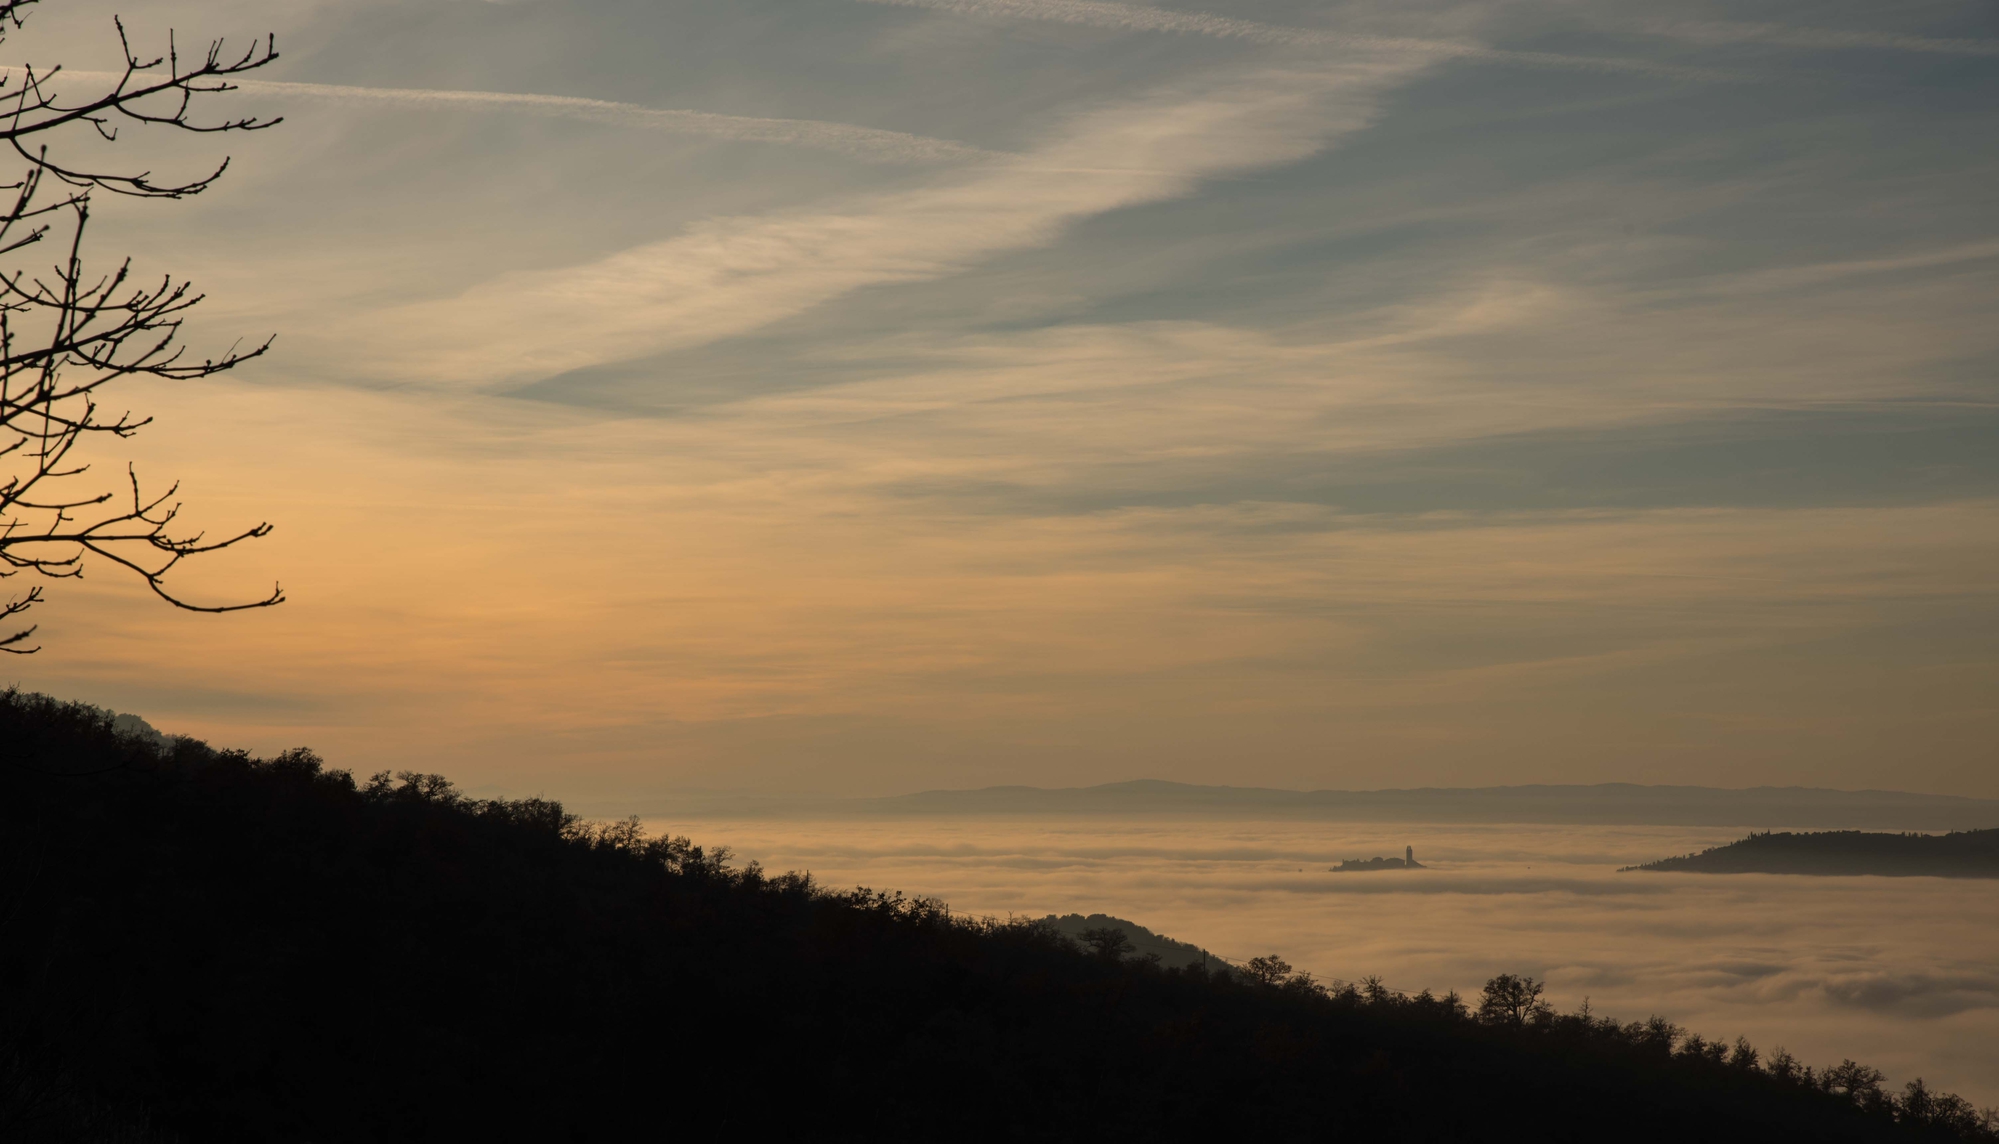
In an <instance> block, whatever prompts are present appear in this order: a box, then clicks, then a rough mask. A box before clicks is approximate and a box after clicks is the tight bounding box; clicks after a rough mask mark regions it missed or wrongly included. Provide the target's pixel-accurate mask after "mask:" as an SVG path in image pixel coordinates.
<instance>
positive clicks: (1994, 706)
mask: <svg viewBox="0 0 1999 1144" xmlns="http://www.w3.org/2000/svg"><path fill="white" fill-rule="evenodd" d="M115 10H116V9H115V7H114V6H113V5H110V4H107V3H99V2H97V0H77V2H73V3H54V2H50V3H46V4H44V5H43V8H42V9H41V10H38V11H35V12H34V13H32V15H31V18H30V22H29V24H28V26H27V28H26V29H24V30H22V31H20V32H16V33H14V34H12V35H10V36H9V38H8V39H7V41H6V42H5V44H4V46H3V47H0V50H4V53H5V55H6V60H5V61H4V62H6V63H9V64H22V63H33V64H36V65H45V64H47V63H48V62H50V61H56V60H60V61H62V62H64V63H65V64H67V65H68V66H69V68H71V69H73V71H74V72H75V74H74V75H73V76H72V77H71V78H70V79H68V80H67V81H66V82H69V83H74V84H76V85H77V86H78V89H79V90H81V89H83V88H85V87H88V86H89V85H90V84H91V83H92V82H93V77H92V75H91V74H90V73H91V71H92V70H93V69H99V70H101V69H103V68H105V67H107V66H109V65H110V63H111V62H112V60H113V58H114V57H113V56H112V55H111V54H110V53H112V52H115V46H116V41H115V39H114V38H113V29H112V25H111V15H112V13H113V12H114V11H115ZM127 23H128V25H129V26H130V28H131V30H132V33H133V35H134V38H135V41H136V42H138V43H140V44H146V43H163V42H164V37H165V35H166V33H167V31H168V29H169V28H170V27H171V28H173V29H175V30H176V33H177V35H178V36H179V37H180V38H181V42H183V43H185V42H188V41H189V40H195V41H199V40H203V39H206V38H210V37H213V36H217V35H225V36H228V37H231V39H232V42H237V41H240V40H247V38H248V37H249V36H251V35H254V34H261V33H264V32H275V33H276V35H277V37H278V45H279V48H280V50H281V51H282V53H283V58H282V59H281V60H280V61H279V62H278V63H276V64H274V65H273V66H272V67H270V68H269V69H266V70H265V71H264V72H261V73H259V75H258V79H257V80H256V81H255V82H248V83H245V84H244V90H242V91H240V92H236V93H232V94H230V95H229V96H227V97H226V99H225V100H224V101H222V102H218V103H215V104H213V105H211V106H213V107H214V108H216V111H215V114H216V115H218V116H220V115H224V114H227V115H232V116H233V115H238V114H244V113H248V112H256V113H259V114H265V115H283V116H284V117H285V122H284V123H283V124H282V125H280V126H278V127H276V128H274V129H272V130H270V131H266V132H261V133H258V134H256V135H252V136H233V137H202V138H188V137H179V138H156V137H153V136H149V135H147V134H146V133H137V134H135V135H131V136H129V137H128V138H126V139H123V140H121V141H120V142H119V144H118V145H117V146H118V148H119V149H121V151H122V153H124V154H127V155H129V156H131V157H132V159H133V161H134V162H140V163H143V164H145V165H148V166H153V167H154V168H155V169H158V170H162V171H169V170H190V171H191V170H194V169H196V168H198V167H199V166H200V165H201V164H202V163H203V162H204V161H207V160H210V159H213V158H216V157H219V156H220V155H222V154H225V153H226V154H229V155H230V156H232V159H233V161H232V164H231V167H230V170H229V172H228V175H227V177H226V178H225V179H224V181H223V182H221V183H220V184H218V185H217V186H216V188H215V189H213V190H212V191H210V192H208V193H207V194H204V195H202V196H200V197H199V198H195V199H190V200H185V201H180V202H168V203H160V202H150V203H107V204H104V205H103V206H102V208H101V210H100V212H99V214H98V215H97V216H96V217H95V218H94V220H93V239H92V242H93V245H92V249H93V251H94V252H95V254H96V256H97V257H98V258H100V259H111V258H116V257H122V256H124V255H127V254H129V255H131V256H132V257H133V259H134V260H135V266H136V267H137V268H138V269H139V270H140V271H141V272H145V273H163V272H171V273H174V274H176V275H185V276H188V277H190V278H191V279H192V280H193V281H194V282H195V283H196V284H197V285H198V286H199V287H200V288H201V289H202V290H203V291H205V292H206V294H207V299H206V301H204V303H203V304H202V307H201V310H200V311H199V312H198V315H197V317H196V318H195V320H194V321H193V322H191V323H190V325H189V327H188V331H187V333H188V340H189V342H190V344H191V345H192V346H194V347H195V348H196V349H197V350H198V351H202V352H207V351H209V350H212V349H219V348H221V347H224V346H227V345H228V344H229V343H230V342H231V341H233V340H235V339H237V338H245V339H261V338H262V337H264V336H266V335H270V334H275V335H276V339H277V340H276V343H275V345H274V347H273V350H272V352H271V353H270V354H269V355H268V356H267V357H266V358H264V359H261V360H259V361H257V362H254V363H252V364H250V365H248V366H246V367H244V368H242V369H240V370H238V371H236V372H234V373H232V374H229V375H226V376H224V377H221V378H217V379H212V380H210V381H207V382H201V383H193V384H180V385H173V386H165V385H150V386H138V385H134V386H130V387H127V388H126V389H125V390H124V391H122V392H121V393H120V394H119V395H118V396H117V400H119V401H121V402H128V403H129V404H130V405H131V406H132V407H133V408H134V409H137V410H139V411H142V412H144V413H149V414H152V415H153V416H154V417H155V419H156V420H155V423H154V425H153V426H151V427H149V429H148V430H147V432H146V433H145V434H143V435H142V436H140V437H138V438H135V439H133V440H131V441H129V442H122V443H117V444H116V446H115V447H110V446H106V447H105V448H104V449H103V451H102V452H101V454H100V456H99V457H98V458H97V459H98V463H99V465H100V468H101V469H102V470H108V471H111V472H113V473H115V472H117V471H119V470H121V469H122V467H123V465H124V464H125V462H127V461H132V462H134V463H136V464H138V465H139V466H140V471H141V473H142V474H143V475H147V476H149V477H157V478H158V479H160V480H162V481H164V480H171V479H178V480H180V481H181V482H182V490H183V492H184V494H185V497H186V501H187V505H188V507H187V509H186V510H185V513H186V517H185V518H186V519H187V520H189V521H190V522H192V523H193V524H195V525H196V526H199V527H207V528H212V529H214V530H217V531H220V530H223V529H226V528H232V527H242V526H244V525H247V524H250V523H254V522H256V521H258V520H269V521H271V522H272V523H274V524H275V525H276V531H275V532H274V533H273V534H272V535H271V536H270V537H269V538H268V539H266V540H264V541H261V542H259V543H258V544H256V545H254V546H252V547H250V548H248V549H244V550H238V551H235V552H232V553H229V554H227V555H225V556H220V557H216V558H213V559H211V560H209V561H208V562H206V563H205V564H203V565H201V566H199V567H194V566H190V567H189V568H188V569H187V570H186V571H187V575H186V577H185V578H184V579H182V580H181V581H180V582H179V584H180V587H181V588H182V589H183V590H185V591H187V592H189V593H192V594H197V595H200V596H202V597H203V598H205V599H230V598H251V597H254V596H256V595H258V594H260V593H262V592H263V591H267V590H268V587H269V585H270V584H271V582H272V581H274V580H275V581H279V582H281V583H282V584H283V585H284V588H285V591H286V593H287V595H288V597H289V600H288V602H286V603H285V604H283V605H282V606H280V607H278V608H275V609H271V610H268V611H260V612H250V613H243V614H236V615H230V616H223V617H214V616H197V615H190V614H185V613H177V612H173V611H170V610H168V609H166V608H164V607H163V606H161V605H159V604H158V603H157V601H154V600H153V599H152V598H151V597H150V596H149V595H148V594H146V593H145V591H144V589H143V586H142V585H139V584H136V583H133V582H130V581H129V580H125V579H121V578H119V577H118V576H117V575H115V574H114V570H112V569H109V568H92V569H90V571H89V574H88V576H87V578H86V579H85V580H84V581H83V582H81V583H66V584H59V585H55V586H54V588H53V590H52V591H51V593H50V600H49V602H48V603H47V604H46V605H45V606H43V607H42V608H41V609H40V610H39V611H38V613H37V615H36V618H37V619H39V620H40V621H41V623H42V628H41V631H40V637H41V640H42V643H43V644H44V650H43V651H42V652H40V653H39V654H38V655H36V656H34V657H32V658H28V659H13V660H10V661H9V662H8V663H6V664H5V665H0V666H4V667H5V668H6V669H9V671H8V673H6V674H7V678H9V679H11V680H12V681H15V682H18V683H19V684H20V685H22V686H24V687H29V688H33V689H37V690H42V691H47V692H50V693H52V694H57V695H61V696H64V697H69V698H76V699H82V700H87V701H90V702H94V703H99V704H102V705H105V706H109V707H113V708H116V709H119V710H125V711H133V712H137V713H139V714H142V715H144V716H145V717H146V718H148V719H149V720H151V721H152V722H153V723H154V724H156V725H157V726H160V727H161V728H163V729H166V730H169V731H177V732H184V733H189V734H195V735H199V736H201V737H204V738H207V739H209V740H210V741H212V742H215V743H217V744H220V745H232V746H244V747H248V748H251V749H255V750H259V751H275V750H277V749H280V748H284V747H288V746H293V745H298V744H307V745H311V746H313V747H315V748H316V749H318V750H319V751H320V752H321V753H322V754H324V755H325V756H327V758H328V759H329V760H330V761H331V762H333V763H335V764H336V765H342V766H347V767H350V768H352V769H354V770H356V771H359V772H362V773H367V772H371V771H374V770H377V769H386V768H405V767H408V768H414V769H418V770H425V771H440V772H444V773H447V774H450V775H452V776H454V777H455V778H456V779H458V781H459V782H460V785H461V786H464V787H465V788H467V789H470V790H473V791H475V792H491V793H502V792H504V793H530V792H537V791H540V792H547V793H550V794H553V795H557V796H562V797H573V798H589V799H593V800H596V801H598V802H600V803H601V802H604V801H605V800H609V801H611V802H615V801H616V800H618V799H620V798H631V799H634V800H638V799H642V798H645V799H650V798H653V797H656V796H658V795H660V794H662V793H671V792H674V791H696V790H700V791H745V792H778V791H785V792H809V793H826V794H856V795H859V794H886V793H894V792H898V791H906V790H916V789H924V788H936V787H971V786H982V785H987V784H992V783H1030V784H1035V785H1047V786H1057V785H1080V784H1086V783H1094V782H1108V781H1118V780H1125V779H1133V778H1163V779H1174V780H1181V781H1190V782H1206V783H1230V784H1243V785H1265V786H1283V787H1299V788H1320V787H1353V788H1366V787H1407V786H1423V785H1490V784H1502V783H1526V782H1604V781H1629V782H1648V783H1694V784H1711V785H1717V786H1752V785H1759V784H1805V785H1817V786H1832V787H1843V788H1892V789H1903V790H1917V791H1928V792H1937V793H1953V794H1965V795H1977V796H1984V797H1992V796H1999V766H1995V762H1999V758H1995V749H1994V747H1993V744H1994V743H1995V742H1999V698H1995V697H1996V696H1999V686H1995V685H1999V577H1995V576H1994V575H1993V573H1992V569H1993V568H1994V566H1995V562H1999V404H1995V403H1996V402H1999V385H1995V379H1994V365H1995V363H1999V320H1995V315H1994V311H1995V309H1999V305H1995V300H1999V209H1996V208H1995V198H1994V194H1993V191H1992V188H1993V187H1994V186H1999V149H1995V148H1994V147H1993V146H1992V143H1993V139H1994V138H1995V127H1999V18H1995V16H1994V14H1993V12H1992V9H1991V8H1990V7H1989V6H1987V5H1980V4H1976V3H1969V2H1967V3H1914V4H1907V5H1896V6H1893V7H1884V6H1881V5H1863V4H1854V3H1838V2H1834V3H1814V4H1803V3H1742V4H1735V5H1726V6H1723V5H1712V4H1705V3H1685V2H1671V3H1662V4H1656V5H1645V6H1641V7H1633V6H1631V5H1624V4H1611V3H1607V2H1602V0H1519V2H1505V3H1489V4H1454V3H1425V2H1417V3H1404V2H1398V3H1394V4H1385V3H1368V2H1362V3H1353V4H1337V5H1306V4H1296V3H1287V2H1284V0H1253V2H1235V3H1224V2H1221V0H1217V2H1215V3H1212V4H1207V5H1205V6H1201V7H1195V6H1183V5H1181V4H1173V5H1164V4H1127V3H1117V2H1110V0H887V2H878V0H732V2H729V3H719V2H716V0H667V2H654V0H644V2H641V0H521V2H518V3H491V2H487V0H394V2H387V0H384V2H360V0H326V2H309V0H260V2H259V3H255V4H251V3H247V2H236V0H176V2H175V3H173V4H149V5H146V6H144V7H143V10H142V11H140V12H137V13H135V14H133V13H128V15H127ZM77 145H78V146H85V145H86V144H84V143H81V142H79V143H78V144H77ZM10 587H11V585H10ZM1141 920H1142V919H1141Z"/></svg>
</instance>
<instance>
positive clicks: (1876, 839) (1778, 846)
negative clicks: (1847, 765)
mask: <svg viewBox="0 0 1999 1144" xmlns="http://www.w3.org/2000/svg"><path fill="white" fill-rule="evenodd" d="M1627 869H1630V870H1682V871H1687V872H1690V873H1695V874H1887V875H1895V876H1902V877H1909V876H1918V875H1928V876H1931V877H1938V878H1999V829H1993V830H1954V831H1952V832H1950V833H1949V834H1875V833H1863V832H1861V831H1858V830H1824V831H1813V832H1805V833H1797V834H1794V833H1792V832H1790V831H1788V830H1787V831H1784V832H1782V833H1774V832H1770V831H1766V832H1764V833H1762V834H1751V835H1750V836H1749V837H1747V838H1744V839H1742V840H1741V841H1739V842H1731V843H1729V844H1728V845H1726V846H1712V847H1709V848H1708V849H1706V850H1703V851H1701V852H1700V853H1698V854H1682V855H1680V856H1679V857H1676V858H1661V859H1660V860H1658V861H1657V862H1647V863H1645V864H1644V865H1643V866H1630V867H1627Z"/></svg>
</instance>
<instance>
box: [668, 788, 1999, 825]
mask: <svg viewBox="0 0 1999 1144" xmlns="http://www.w3.org/2000/svg"><path fill="white" fill-rule="evenodd" d="M688 809H690V808H689V807H688V806H687V805H686V804H684V803H683V804H681V805H679V806H676V807H674V808H673V810H671V811H669V813H675V812H678V813H685V812H686V811H687V810H688ZM702 812H703V813H705V814H710V815H714V816H718V817H737V816H740V817H783V816H790V815H804V816H835V817H884V818H902V817H938V816H955V815H989V816H1029V815H1032V816H1064V815H1078V816H1083V815H1100V816H1123V815H1130V816H1143V817H1151V818H1173V817H1180V818H1227V817H1254V818H1301V819H1319V820H1325V821H1334V822H1342V821H1343V822H1481V823H1484V822H1522V823H1547V824H1564V823H1568V824H1575V825H1582V824H1591V825H1605V826H1615V825H1630V826H1640V825H1643V826H1741V827H1750V828H1757V829H1769V828H1772V827H1801V826H1802V827H1816V828H1819V829H1860V828H1871V829H1877V830H1880V829H1888V830H1976V829H1981V828H1986V827H1999V799H1981V798H1967V797H1963V796H1959V795H1933V794H1916V793H1912V792H1908V791H1886V790H1859V791H1845V790H1829V789H1825V788H1821V787H1750V788H1746V789H1728V788H1722V787H1700V786H1644V785H1640V784H1637V783H1597V784H1593V785H1580V784H1578V785H1532V786H1496V787H1417V788H1412V789H1400V790H1312V791H1299V790H1282V789H1274V788H1268V787H1233V786H1198V785H1194V784H1191V783H1176V782H1166V781H1162V780H1159V779H1139V780H1135V781H1132V782H1120V783H1105V784H1102V785H1100V786H1089V787H1063V788H1055V789H1049V788H1043V787H1030V786H994V787H985V788H982V789H977V790H929V791H920V792H918V793H915V794H906V795H894V796H890V797H885V798H858V799H833V798H826V799H755V798H739V799H730V800H721V801H715V802H712V803H710V804H709V805H707V806H705V807H703V808H702Z"/></svg>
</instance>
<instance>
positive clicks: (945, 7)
mask: <svg viewBox="0 0 1999 1144" xmlns="http://www.w3.org/2000/svg"><path fill="white" fill-rule="evenodd" d="M864 2H865V3H870V4H889V5H894V6H897V7H903V8H929V9H934V10H936V11H942V12H956V13H959V14H962V15H967V16H984V17H990V18H998V19H1013V20H1048V21H1054V22H1057V23H1063V24H1083V25H1088V26H1090V27H1097V28H1119V29H1123V30H1126V31H1134V32H1176V33H1181V34H1185V35H1196V36H1213V37H1217V38H1222V39H1233V40H1246V41H1249V42H1251V43H1257V44H1270V45H1273V46H1278V47H1293V48H1345V49H1365V50H1372V51H1386V52H1408V53H1412V54H1416V55H1423V56H1433V57H1441V58H1456V59H1475V60H1491V61H1494V62H1502V63H1512V64H1525V65H1529V66H1536V67H1553V68H1566V69H1572V70H1581V71H1608V72H1635V73H1640V74H1645V75H1660V76H1670V77H1672V78H1675V79H1700V80H1738V79H1742V78H1743V77H1742V76H1740V75H1736V74H1734V73H1732V72H1725V71H1720V70H1717V69H1712V68H1694V67H1685V66H1681V65H1678V64H1663V63H1654V62H1652V61H1649V60H1633V59H1624V58H1620V57H1606V56H1578V55H1569V54H1566V53H1562V52H1523V51H1513V50H1510V49H1506V48H1494V47H1489V46H1486V45H1483V44H1472V43H1465V42H1462V41H1454V40H1428V39H1418V38H1414V37H1408V36H1374V35H1366V34H1361V33H1352V32H1335V31H1326V30H1322V29H1317V28H1294V27H1286V26H1283V25H1280V24H1264V23H1259V22H1257V21H1254V20H1241V19H1237V18H1235V17H1233V16H1217V15H1214V14H1212V13H1208V12H1178V11H1171V10H1167V9H1161V8H1147V7H1141V6H1139V5H1136V4H1120V3H1117V2H1116V0H864Z"/></svg>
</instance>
